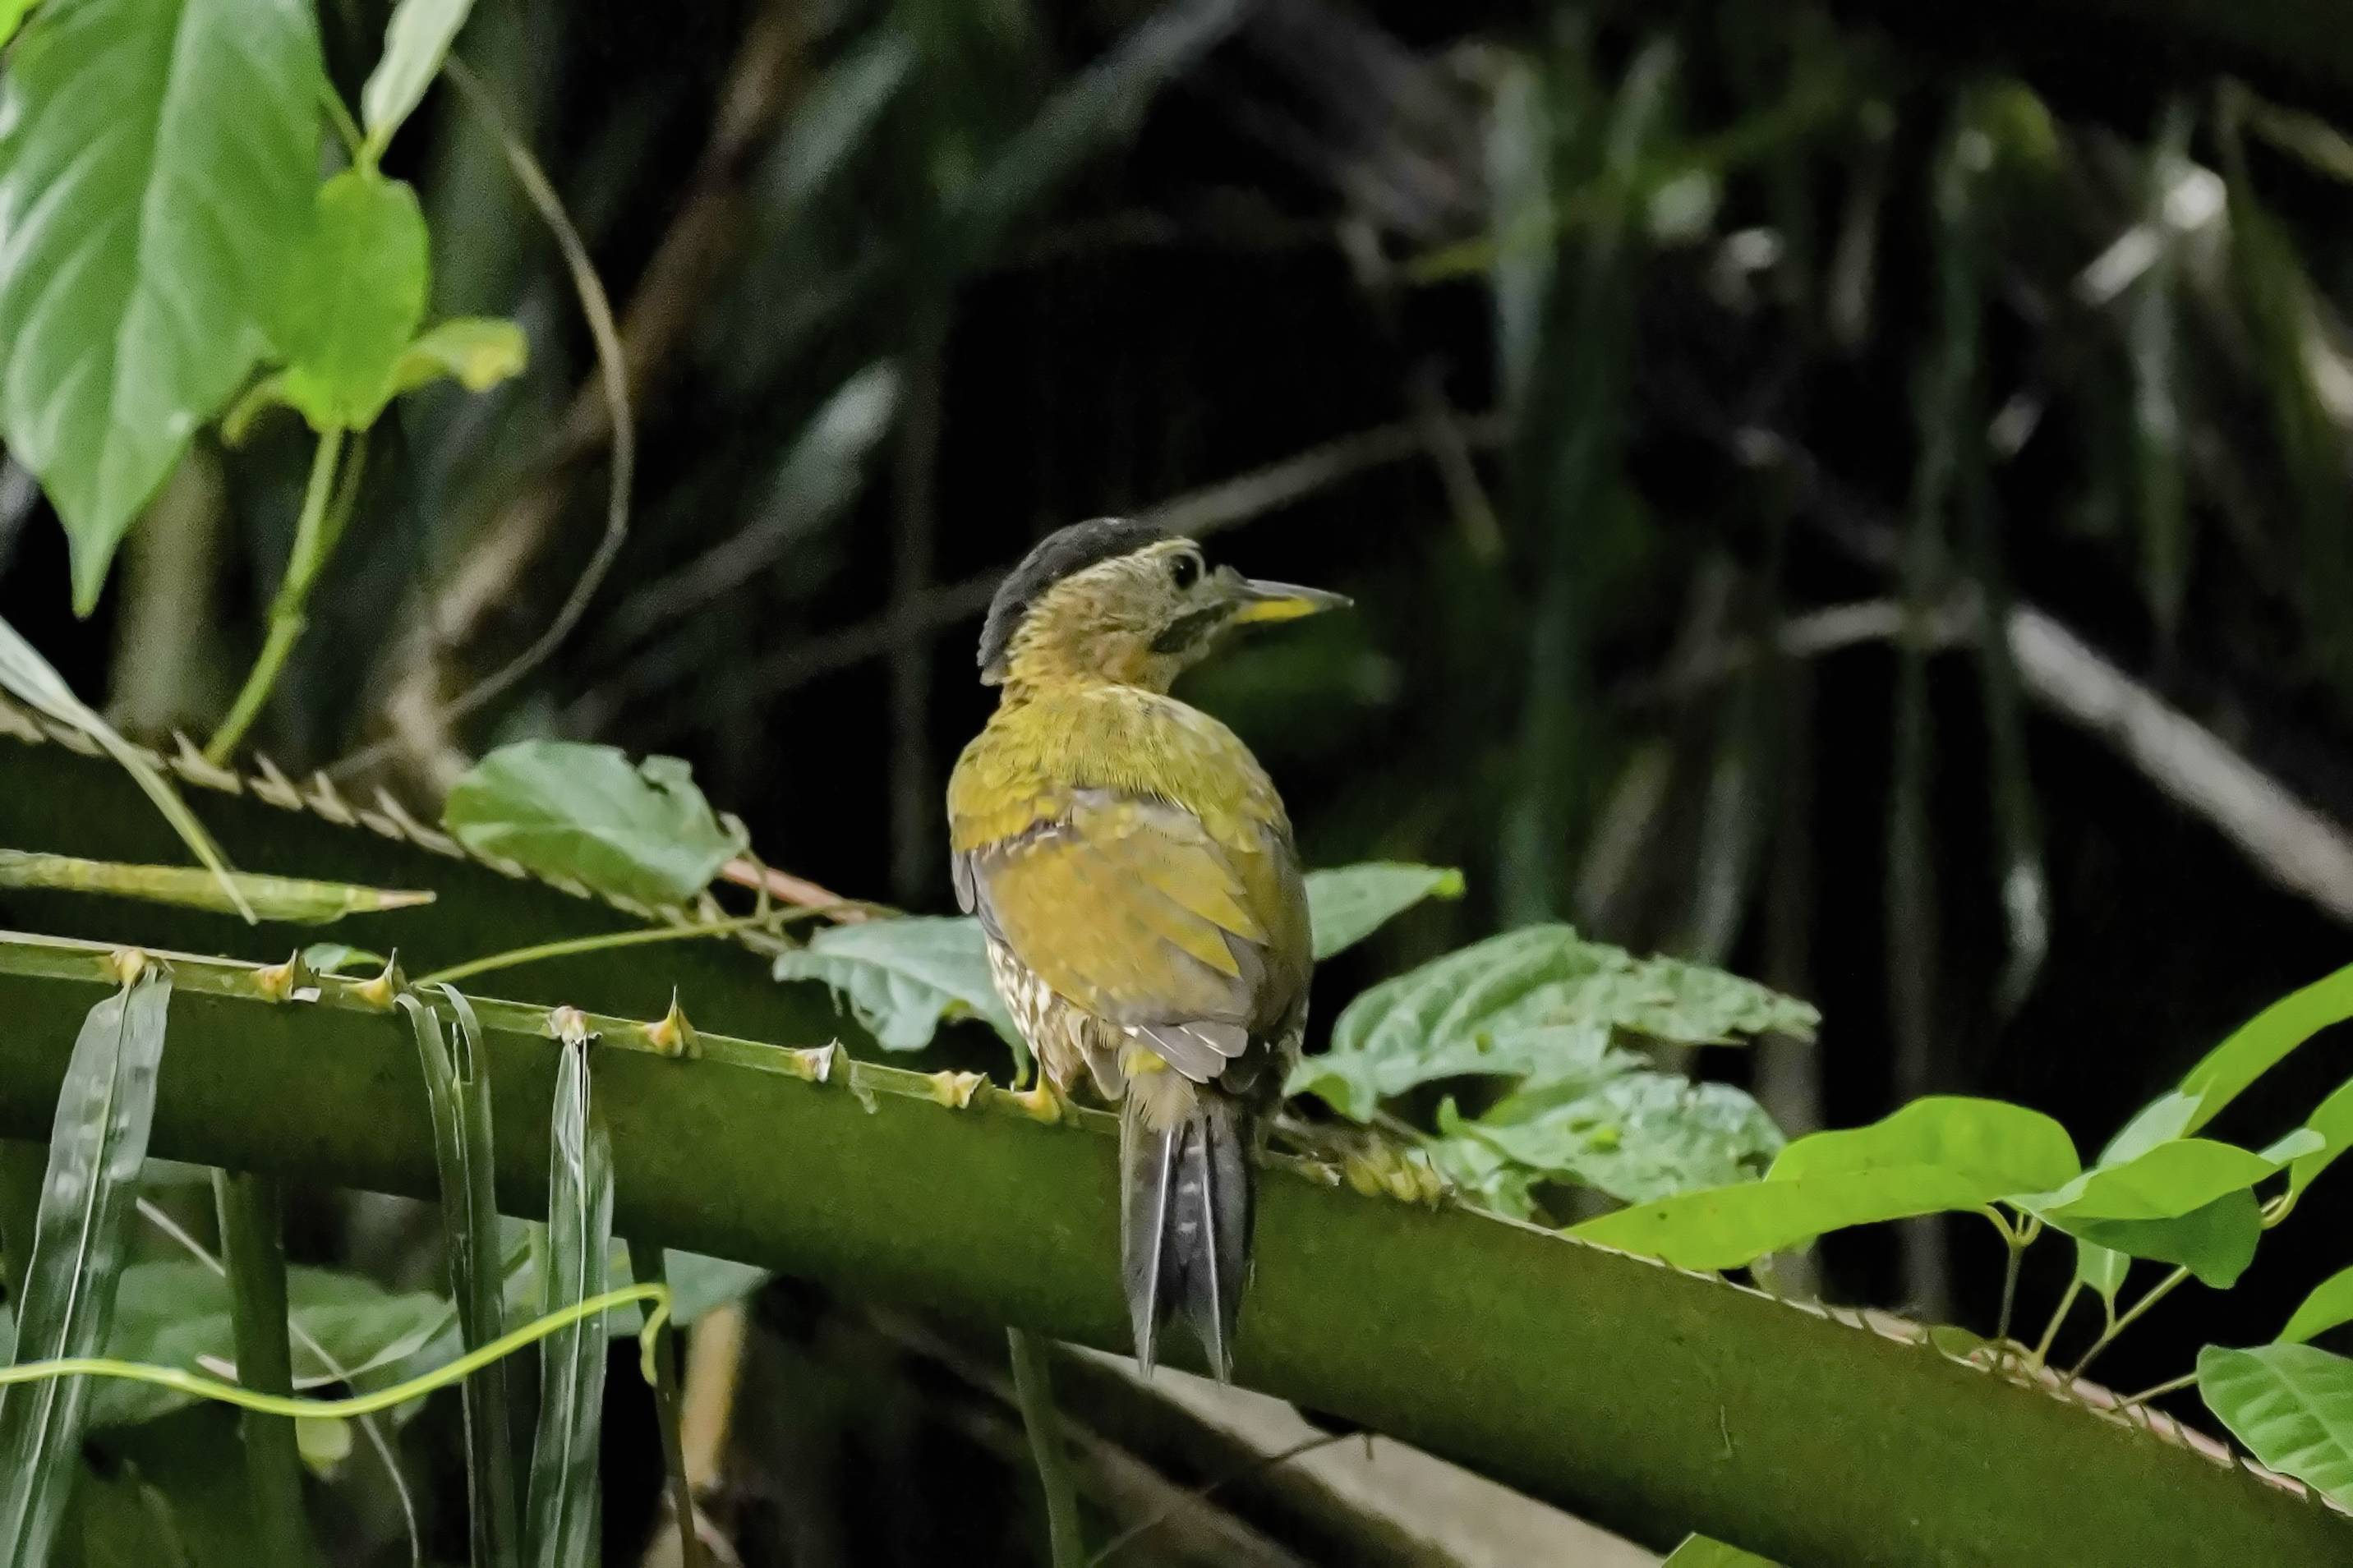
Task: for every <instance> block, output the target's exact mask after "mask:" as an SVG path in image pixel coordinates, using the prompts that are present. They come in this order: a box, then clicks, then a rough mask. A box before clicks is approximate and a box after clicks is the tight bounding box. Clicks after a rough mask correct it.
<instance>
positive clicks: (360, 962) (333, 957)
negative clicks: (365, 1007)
mask: <svg viewBox="0 0 2353 1568" xmlns="http://www.w3.org/2000/svg"><path fill="white" fill-rule="evenodd" d="M302 962H303V963H306V964H308V965H310V966H311V973H314V974H343V973H363V972H364V973H370V974H381V973H384V966H385V963H389V962H390V961H389V960H388V959H386V958H385V955H384V954H382V953H380V952H371V951H369V950H368V949H366V948H364V947H349V946H346V945H345V944H343V942H312V943H311V945H310V946H308V947H306V948H304V949H303V950H302Z"/></svg>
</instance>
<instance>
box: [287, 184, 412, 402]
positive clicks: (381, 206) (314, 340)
mask: <svg viewBox="0 0 2353 1568" xmlns="http://www.w3.org/2000/svg"><path fill="white" fill-rule="evenodd" d="M427 266H428V262H427V243H426V237H425V215H424V213H423V212H422V211H421V210H420V209H419V208H418V207H417V193H416V192H415V191H413V190H411V189H409V188H408V186H407V185H406V184H403V183H402V182H400V181H398V180H387V179H385V177H384V176H383V175H381V174H375V173H374V172H372V171H368V170H362V169H346V170H344V171H343V173H342V174H337V175H336V176H334V178H332V179H331V180H329V181H328V182H327V183H326V184H323V185H321V186H320V187H319V195H318V212H317V216H316V218H315V220H314V222H313V224H312V226H311V237H310V242H309V243H308V244H307V245H305V246H304V247H302V250H301V254H300V255H299V256H297V257H296V258H295V264H294V271H293V279H292V282H291V283H290V286H289V289H288V292H287V300H286V306H285V312H286V314H285V321H284V325H283V326H282V328H281V330H280V340H281V346H282V348H283V349H284V351H285V357H286V362H287V363H286V369H285V371H284V373H283V374H281V375H280V376H279V377H278V378H277V381H276V395H277V396H279V397H280V398H283V399H284V400H285V401H286V402H287V403H289V404H290V405H292V406H294V407H295V408H297V409H299V410H301V415H302V416H303V417H304V418H305V419H308V420H309V421H310V422H311V428H312V429H314V430H320V431H326V430H332V429H344V430H364V429H366V428H367V427H368V426H371V425H373V424H375V420H376V416H377V415H379V414H382V413H383V412H384V405H385V404H386V403H389V402H390V401H391V400H392V395H393V391H394V388H395V385H396V373H397V371H398V368H399V365H400V362H401V359H402V357H403V355H404V353H405V352H406V350H407V349H408V347H409V340H410V339H411V338H413V337H414V336H415V335H416V333H417V322H418V321H422V320H423V319H424V316H425V292H426V287H427Z"/></svg>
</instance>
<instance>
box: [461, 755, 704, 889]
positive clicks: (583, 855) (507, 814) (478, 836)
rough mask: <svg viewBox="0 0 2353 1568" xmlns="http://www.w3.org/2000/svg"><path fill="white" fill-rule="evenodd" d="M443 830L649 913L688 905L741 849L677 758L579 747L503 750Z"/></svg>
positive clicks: (469, 780)
mask: <svg viewBox="0 0 2353 1568" xmlns="http://www.w3.org/2000/svg"><path fill="white" fill-rule="evenodd" d="M441 821H442V825H443V826H446V827H448V829H449V831H450V832H451V833H454V834H456V835H457V836H458V838H459V842H461V843H463V844H464V845H465V846H466V847H468V848H470V849H471V850H473V851H475V852H476V853H477V854H480V855H489V856H494V857H500V858H506V859H511V860H515V861H519V862H520V863H522V865H524V866H526V867H528V868H531V869H532V870H534V871H537V872H540V873H541V874H543V875H553V876H557V877H571V878H576V879H579V880H581V881H583V882H586V883H587V884H588V885H589V886H590V887H594V888H602V889H605V890H606V891H607V892H613V893H621V894H625V895H627V896H628V897H630V898H633V899H637V900H640V901H642V902H645V903H649V904H678V903H683V902H685V901H686V900H689V899H691V898H692V897H694V895H695V894H697V893H699V892H701V891H702V889H704V888H705V887H708V886H709V885H710V882H711V879H712V878H713V877H715V876H717V875H718V874H719V868H721V867H722V866H724V865H725V864H726V863H727V862H728V861H729V860H731V859H733V858H734V857H736V856H738V855H740V854H742V853H743V852H744V843H745V839H744V829H743V827H742V826H741V825H740V824H736V823H732V822H731V823H728V824H726V825H724V826H723V825H722V824H721V823H720V821H719V819H718V817H717V816H715V815H714V814H713V813H712V809H711V803H710V802H709V801H707V800H705V799H703V798H702V791H701V790H699V789H697V788H695V787H694V773H693V770H692V769H691V767H690V766H688V764H686V763H682V762H681V761H680V760H679V759H678V758H676V757H648V758H646V759H645V761H644V762H642V763H631V762H630V761H629V759H628V757H627V756H625V755H624V754H623V753H622V752H619V751H618V750H617V749H615V748H614V747H611V746H593V745H587V744H585V743H583V742H577V741H523V742H518V743H516V744H514V745H512V746H501V747H500V748H499V749H498V750H497V751H495V752H491V754H490V755H489V756H487V757H484V758H483V759H482V760H481V761H480V762H479V763H475V764H474V766H473V769H472V771H471V772H470V773H467V774H466V776H465V777H463V778H461V779H459V781H458V784H457V787H455V788H454V789H452V790H451V791H450V792H449V800H448V805H445V806H443V807H442V811H441Z"/></svg>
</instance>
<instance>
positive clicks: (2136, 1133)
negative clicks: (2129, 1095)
mask: <svg viewBox="0 0 2353 1568" xmlns="http://www.w3.org/2000/svg"><path fill="white" fill-rule="evenodd" d="M2197 1120H2198V1097H2197V1096H2196V1095H2194V1094H2185V1093H2183V1092H2182V1091H2181V1090H2179V1089H2176V1090H2174V1091H2173V1092H2172V1093H2170V1094H2163V1095H2159V1096H2158V1098H2157V1099H2155V1100H2150V1101H2149V1102H2148V1103H2147V1105H2144V1106H2142V1107H2141V1108H2140V1110H2138V1111H2137V1112H2135V1113H2134V1116H2133V1119H2132V1120H2131V1121H2127V1122H2126V1123H2125V1124H2124V1127H2123V1128H2122V1130H2121V1131H2118V1132H2117V1133H2116V1136H2115V1137H2114V1138H2111V1139H2109V1140H2108V1144H2107V1147H2106V1148H2105V1149H2102V1150H2101V1151H2100V1157H2099V1159H2098V1160H2097V1161H2096V1162H2094V1163H2095V1164H2098V1165H2122V1164H2125V1163H2127V1162H2129V1161H2133V1160H2137V1159H2138V1158H2140V1157H2141V1156H2142V1155H2143V1154H2146V1153H2147V1152H2149V1151H2150V1150H2151V1149H2154V1148H2156V1147H2157V1146H2158V1144H2159V1143H2169V1142H2172V1141H2173V1140H2175V1139H2176V1138H2186V1137H2188V1136H2189V1131H2190V1129H2191V1126H2192V1125H2193V1124H2194V1123H2195V1122H2196V1121H2197Z"/></svg>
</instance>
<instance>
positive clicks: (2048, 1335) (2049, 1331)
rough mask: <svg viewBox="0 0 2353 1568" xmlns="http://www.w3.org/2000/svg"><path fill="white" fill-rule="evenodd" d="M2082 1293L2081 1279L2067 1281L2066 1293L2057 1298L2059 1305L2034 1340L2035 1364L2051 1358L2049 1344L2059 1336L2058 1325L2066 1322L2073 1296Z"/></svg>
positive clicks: (2072, 1305)
mask: <svg viewBox="0 0 2353 1568" xmlns="http://www.w3.org/2000/svg"><path fill="white" fill-rule="evenodd" d="M2083 1293H2084V1281H2083V1280H2082V1279H2070V1280H2068V1281H2067V1289H2066V1293H2065V1294H2064V1295H2062V1296H2061V1297H2060V1298H2059V1305H2058V1306H2057V1307H2056V1308H2055V1309H2053V1310H2052V1313H2051V1321H2050V1322H2049V1323H2047V1324H2045V1325H2044V1326H2043V1330H2042V1338H2041V1339H2039V1340H2037V1341H2035V1342H2034V1364H2035V1365H2036V1366H2041V1365H2042V1364H2043V1363H2045V1362H2047V1361H2049V1360H2050V1359H2051V1346H2052V1343H2053V1342H2056V1341H2057V1339H2058V1338H2059V1329H2060V1326H2061V1325H2062V1324H2063V1323H2064V1322H2066V1321H2067V1313H2068V1312H2069V1310H2072V1309H2073V1307H2074V1305H2075V1298H2076V1297H2078V1296H2080V1295H2082V1294H2083Z"/></svg>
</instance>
